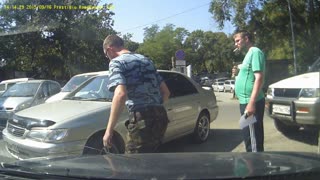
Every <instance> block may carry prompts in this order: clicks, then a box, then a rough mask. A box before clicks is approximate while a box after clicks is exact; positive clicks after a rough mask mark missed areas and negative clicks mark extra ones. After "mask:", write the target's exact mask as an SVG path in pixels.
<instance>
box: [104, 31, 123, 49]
mask: <svg viewBox="0 0 320 180" xmlns="http://www.w3.org/2000/svg"><path fill="white" fill-rule="evenodd" d="M123 45H124V42H123V40H122V38H120V37H119V36H117V35H115V34H111V35H108V36H107V37H106V39H105V40H104V41H103V47H104V48H106V47H107V46H114V47H123Z"/></svg>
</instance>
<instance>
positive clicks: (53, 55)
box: [0, 0, 114, 79]
mask: <svg viewBox="0 0 320 180" xmlns="http://www.w3.org/2000/svg"><path fill="white" fill-rule="evenodd" d="M98 3H99V1H91V0H73V1H56V0H46V1H42V0H41V1H33V0H10V1H6V2H5V3H4V4H3V5H2V6H0V7H1V9H0V29H1V30H0V49H1V50H0V52H1V53H0V59H1V58H3V59H5V60H7V61H8V68H9V67H12V68H14V69H15V70H18V71H28V72H30V71H31V73H32V74H33V75H34V76H36V77H41V78H42V77H45V78H52V79H64V78H69V77H70V76H72V75H74V74H76V73H80V72H87V71H97V70H103V69H106V68H107V62H106V58H105V57H104V54H103V51H102V50H101V49H102V42H103V39H104V38H105V36H107V35H108V34H110V33H114V31H113V29H112V26H113V20H112V19H111V16H112V15H113V13H112V12H111V11H109V10H108V9H106V8H101V9H100V8H99V9H79V8H72V9H61V8H60V9H57V8H55V7H54V5H55V6H60V7H79V6H80V5H81V6H88V5H90V6H91V7H97V5H98ZM16 5H22V6H23V7H24V8H23V9H15V8H14V7H16ZM30 5H34V6H30ZM42 5H45V6H42ZM50 5H51V6H50ZM49 7H51V9H50V8H49ZM101 65H103V66H101Z"/></svg>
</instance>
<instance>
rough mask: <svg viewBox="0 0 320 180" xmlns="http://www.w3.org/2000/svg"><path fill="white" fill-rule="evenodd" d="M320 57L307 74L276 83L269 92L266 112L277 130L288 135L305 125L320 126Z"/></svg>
mask: <svg viewBox="0 0 320 180" xmlns="http://www.w3.org/2000/svg"><path fill="white" fill-rule="evenodd" d="M319 72H320V58H318V60H317V61H316V62H315V63H314V64H313V65H312V66H311V68H310V71H309V72H308V73H305V74H301V75H297V76H293V77H290V78H287V79H284V80H281V81H278V82H276V83H274V84H271V85H270V86H269V88H268V91H267V97H266V111H267V112H268V114H269V115H270V116H271V117H272V118H273V119H274V124H275V127H276V128H277V129H278V130H279V131H281V132H284V133H287V132H290V131H291V132H292V131H296V130H298V129H299V128H300V127H302V126H309V127H319V126H320V88H319V87H320V84H319V74H320V73H319Z"/></svg>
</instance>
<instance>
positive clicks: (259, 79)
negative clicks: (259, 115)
mask: <svg viewBox="0 0 320 180" xmlns="http://www.w3.org/2000/svg"><path fill="white" fill-rule="evenodd" d="M254 77H255V81H254V84H253V89H252V93H251V96H250V101H249V103H248V105H247V107H246V111H247V113H248V115H249V116H250V115H252V114H254V113H255V111H256V108H255V102H256V99H257V97H258V95H259V91H260V89H261V88H262V84H263V72H260V71H258V72H254Z"/></svg>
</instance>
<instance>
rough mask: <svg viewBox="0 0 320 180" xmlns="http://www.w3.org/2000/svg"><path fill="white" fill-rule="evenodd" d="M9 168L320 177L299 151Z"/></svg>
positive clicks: (87, 159) (68, 160) (65, 160)
mask: <svg viewBox="0 0 320 180" xmlns="http://www.w3.org/2000/svg"><path fill="white" fill-rule="evenodd" d="M2 167H3V168H5V167H6V164H2ZM7 167H13V168H15V169H17V170H22V171H27V172H30V171H31V172H37V173H41V174H43V175H45V174H49V175H50V174H55V175H62V176H73V177H86V178H88V177H96V178H106V179H107V178H110V179H118V178H119V179H224V178H228V179H230V178H239V177H242V178H243V177H262V176H277V175H279V176H280V177H282V176H281V175H287V177H288V178H289V179H290V177H294V176H292V174H299V173H301V174H303V173H306V172H308V173H309V174H308V175H311V174H312V173H316V175H318V173H319V172H320V157H319V155H316V154H312V153H296V152H264V153H200V152H197V153H154V154H153V153H150V154H125V155H115V154H107V155H104V156H102V155H96V156H76V157H72V156H71V157H70V156H69V157H58V158H54V159H41V158H38V159H30V160H25V161H18V162H16V163H14V165H12V164H11V166H9V165H7ZM300 177H301V176H300ZM306 179H307V178H306Z"/></svg>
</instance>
